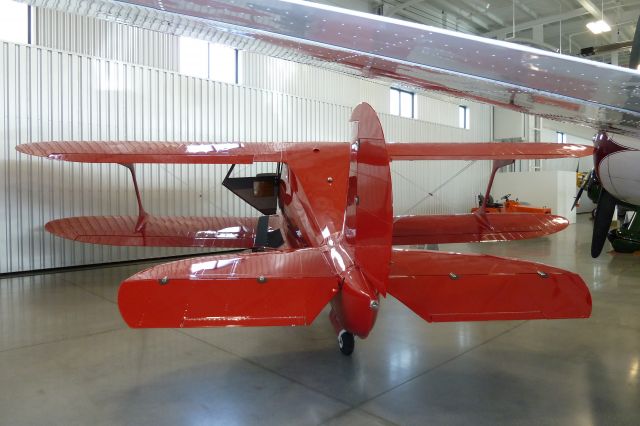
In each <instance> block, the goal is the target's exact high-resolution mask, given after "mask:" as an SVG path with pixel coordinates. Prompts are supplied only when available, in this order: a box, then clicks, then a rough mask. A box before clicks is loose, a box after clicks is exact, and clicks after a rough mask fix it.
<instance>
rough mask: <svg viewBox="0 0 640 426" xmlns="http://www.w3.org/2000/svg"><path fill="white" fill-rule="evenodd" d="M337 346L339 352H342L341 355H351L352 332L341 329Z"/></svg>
mask: <svg viewBox="0 0 640 426" xmlns="http://www.w3.org/2000/svg"><path fill="white" fill-rule="evenodd" d="M338 346H339V347H340V352H342V354H343V355H346V356H349V355H351V354H352V353H353V348H354V347H355V339H354V337H353V334H351V333H349V332H348V331H346V330H342V331H341V332H340V333H339V334H338Z"/></svg>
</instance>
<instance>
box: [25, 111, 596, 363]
mask: <svg viewBox="0 0 640 426" xmlns="http://www.w3.org/2000/svg"><path fill="white" fill-rule="evenodd" d="M351 122H352V126H353V129H354V131H353V133H352V134H353V135H354V137H353V140H352V141H350V142H344V143H331V142H305V143H213V144H211V143H179V142H85V141H59V142H36V143H28V144H21V145H18V146H17V149H18V151H20V152H22V153H24V154H29V155H34V156H40V157H45V158H49V159H54V160H63V161H74V162H84V163H115V164H120V165H123V166H125V167H127V168H128V169H129V170H130V171H131V176H132V179H133V184H134V185H133V186H134V188H135V192H136V197H137V200H138V208H139V212H138V216H136V217H129V216H91V217H71V218H64V219H58V220H54V221H52V222H49V223H47V225H46V229H47V230H48V231H49V232H51V233H53V234H55V235H58V236H60V237H63V238H68V239H72V240H75V241H80V242H85V243H97V244H112V245H130V246H176V247H222V248H229V247H240V248H248V249H252V250H251V251H250V252H243V253H233V254H228V253H227V254H218V255H209V256H201V257H194V258H188V259H184V260H179V261H175V262H170V263H166V264H162V265H158V266H154V267H151V268H149V269H147V270H144V271H141V272H139V273H137V274H135V275H134V276H132V277H130V278H128V279H127V280H125V281H124V282H123V283H122V285H121V286H120V289H119V293H118V306H119V308H120V312H121V314H122V317H123V318H124V320H125V321H126V323H127V324H128V325H129V326H130V327H172V328H173V327H214V326H296V325H308V324H310V323H311V322H312V321H313V320H314V319H315V318H316V316H317V315H318V314H319V313H320V311H321V310H322V309H323V308H324V307H325V306H326V305H327V304H328V303H330V304H331V312H330V319H331V323H332V324H333V326H334V328H335V331H336V334H337V336H338V343H339V347H340V350H341V352H342V353H344V354H345V355H350V354H351V353H352V352H353V349H354V336H358V337H360V338H366V337H367V336H368V335H369V333H370V332H371V329H372V328H373V326H374V323H375V320H376V316H377V313H378V311H379V309H380V301H381V297H386V295H387V294H391V295H392V296H394V297H395V298H397V299H398V300H400V301H401V302H402V303H404V304H405V305H406V306H407V307H409V308H410V309H411V310H413V311H414V312H415V313H417V314H418V315H419V316H420V317H422V318H423V319H425V320H426V321H429V322H446V321H479V320H529V319H561V318H587V317H589V315H590V313H591V296H590V293H589V290H588V288H587V286H586V285H585V283H584V281H583V280H582V279H581V278H580V277H579V276H578V275H576V274H574V273H571V272H568V271H564V270H561V269H558V268H554V267H550V266H546V265H542V264H537V263H533V262H526V261H520V260H514V259H506V258H500V257H495V256H488V255H478V254H459V253H445V252H437V251H423V250H404V249H393V248H392V245H411V244H437V243H453V242H474V241H496V240H518V239H524V238H533V237H538V236H543V235H548V234H551V233H554V232H557V231H559V230H561V229H564V228H565V227H566V226H567V225H568V222H567V220H566V219H564V218H561V217H558V216H553V215H549V214H533V213H511V214H501V215H491V214H486V212H485V209H486V203H485V205H483V206H482V207H481V208H480V210H479V211H477V212H475V213H468V214H458V215H431V216H398V217H394V215H393V206H392V199H393V197H392V187H391V174H390V167H389V163H390V161H403V160H404V161H406V160H440V159H454V160H493V169H492V174H491V178H490V181H489V185H488V187H487V196H486V197H485V199H487V198H488V194H489V193H490V191H491V186H492V182H493V179H494V177H495V174H496V172H497V171H498V170H499V169H500V168H501V167H504V166H505V165H508V164H512V163H513V162H514V160H516V159H529V158H562V157H581V156H586V155H590V154H591V152H592V148H591V147H587V146H581V145H570V144H555V143H553V144H543V143H448V144H447V143H386V142H385V138H384V134H383V129H382V126H381V124H380V121H379V119H378V117H377V114H376V113H375V111H374V110H373V108H371V106H369V105H368V104H366V103H363V104H360V105H358V106H357V107H356V108H355V109H354V111H353V114H352V116H351ZM255 162H270V163H277V168H276V170H277V171H276V173H269V174H257V175H255V176H248V177H232V171H233V170H234V167H235V165H236V164H251V163H255ZM140 163H173V164H230V165H231V166H230V169H229V172H228V173H227V175H226V177H225V179H224V180H223V182H222V184H223V185H224V186H225V187H227V188H228V189H229V190H231V191H232V192H234V193H235V194H236V195H237V196H239V197H240V198H241V199H243V200H244V201H245V202H247V203H248V204H250V205H251V206H253V207H254V208H256V209H257V210H258V211H260V212H261V213H262V216H260V217H259V218H238V217H224V218H222V217H220V218H215V217H191V218H182V217H156V216H152V215H150V214H149V213H148V212H146V211H145V209H144V207H143V204H142V197H141V195H140V191H139V188H138V184H137V180H136V173H135V167H134V164H140ZM278 210H279V212H280V214H279V215H276V214H275V213H277V212H278Z"/></svg>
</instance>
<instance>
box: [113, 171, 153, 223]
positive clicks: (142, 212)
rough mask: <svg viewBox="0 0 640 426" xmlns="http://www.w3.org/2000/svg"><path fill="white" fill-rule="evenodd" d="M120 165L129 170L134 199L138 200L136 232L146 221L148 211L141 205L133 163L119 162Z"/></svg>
mask: <svg viewBox="0 0 640 426" xmlns="http://www.w3.org/2000/svg"><path fill="white" fill-rule="evenodd" d="M120 165H122V166H124V167H126V168H127V169H129V171H130V172H131V178H132V179H133V188H134V189H135V190H136V199H137V200H138V221H137V222H136V232H140V231H142V228H144V225H145V224H146V223H147V219H148V217H149V213H147V212H146V211H145V210H144V207H143V206H142V197H141V196H140V188H139V187H138V179H137V178H136V168H135V166H134V165H133V164H126V163H120Z"/></svg>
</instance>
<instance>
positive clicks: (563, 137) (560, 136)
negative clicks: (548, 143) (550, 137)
mask: <svg viewBox="0 0 640 426" xmlns="http://www.w3.org/2000/svg"><path fill="white" fill-rule="evenodd" d="M556 142H558V143H567V134H566V133H564V132H556Z"/></svg>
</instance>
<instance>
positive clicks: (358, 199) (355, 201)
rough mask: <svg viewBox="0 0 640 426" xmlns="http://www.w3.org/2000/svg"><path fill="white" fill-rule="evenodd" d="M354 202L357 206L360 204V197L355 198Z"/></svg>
mask: <svg viewBox="0 0 640 426" xmlns="http://www.w3.org/2000/svg"><path fill="white" fill-rule="evenodd" d="M353 202H354V204H355V205H356V206H357V205H358V204H360V197H358V196H357V195H356V196H355V197H353Z"/></svg>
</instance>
